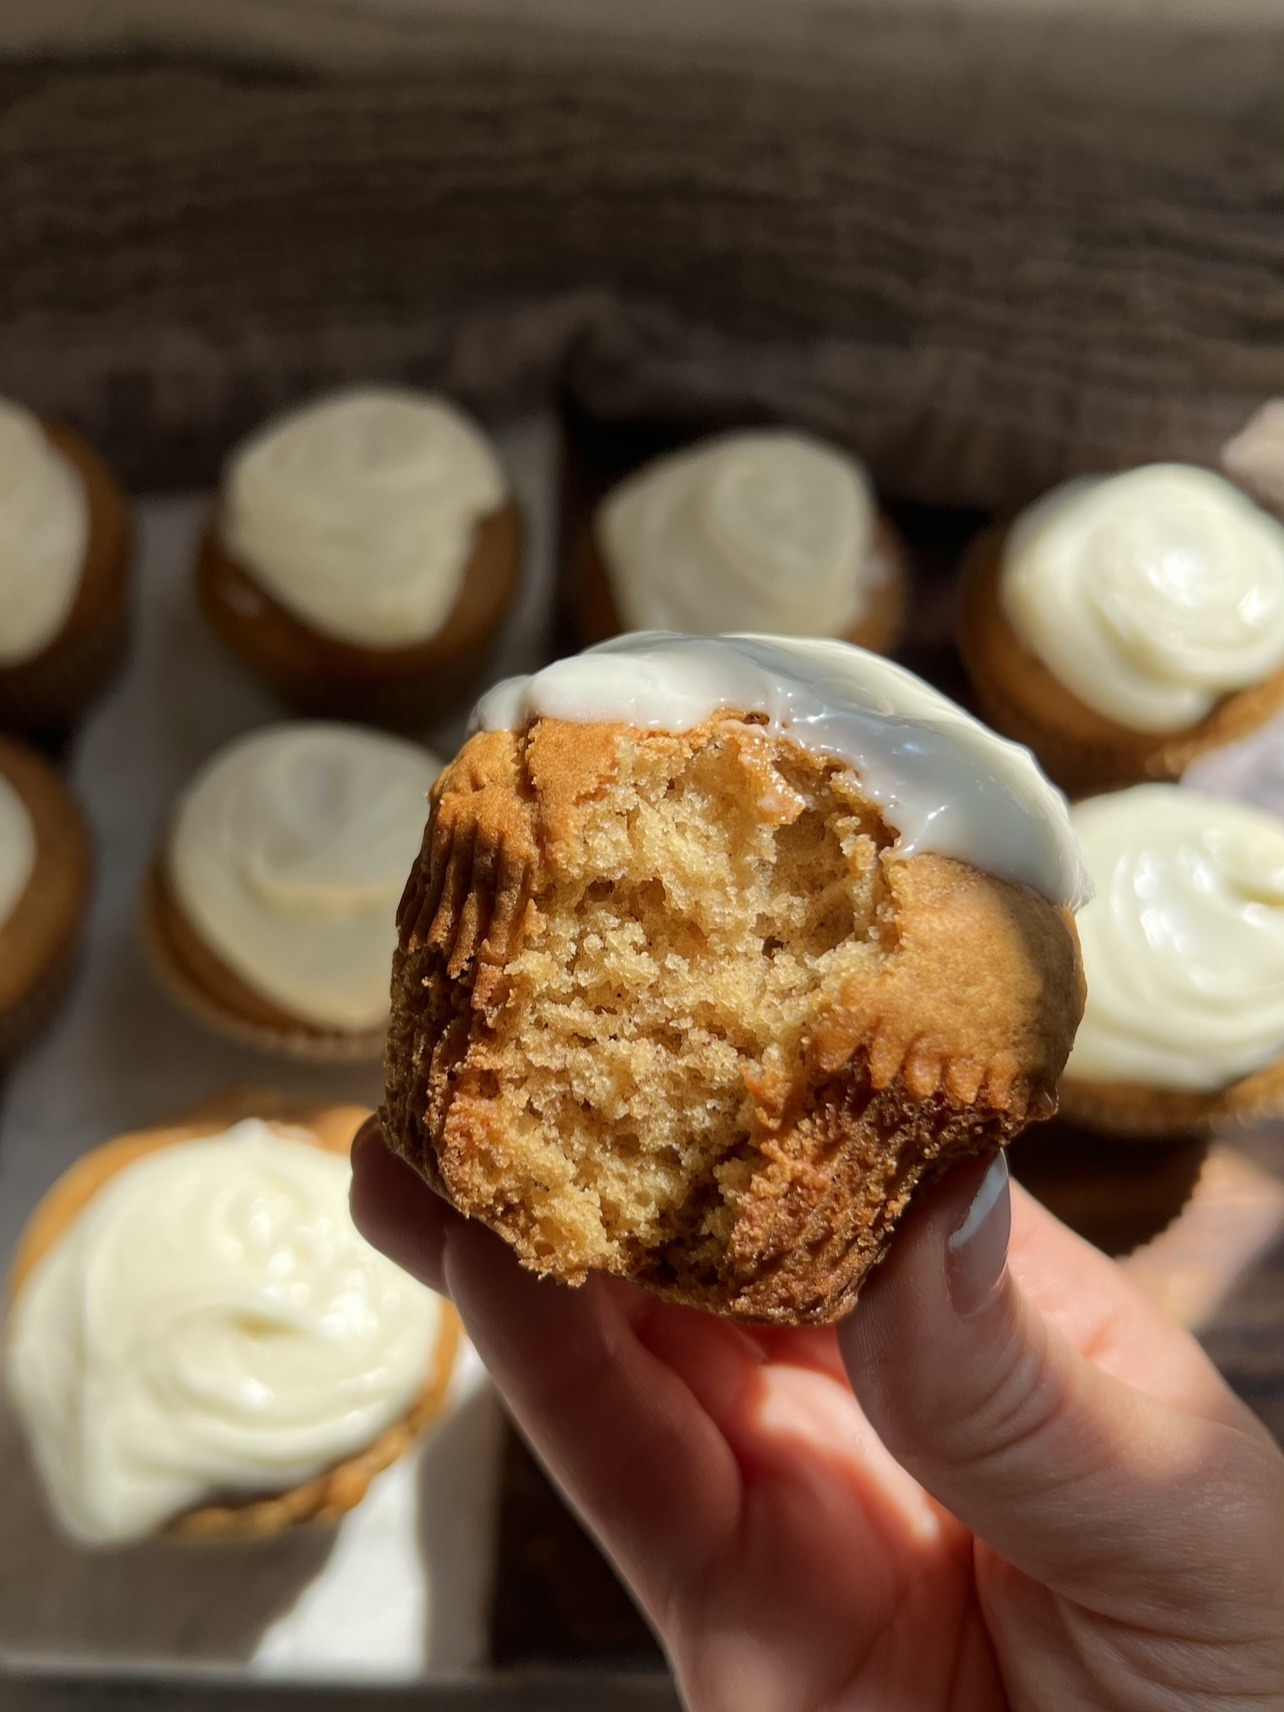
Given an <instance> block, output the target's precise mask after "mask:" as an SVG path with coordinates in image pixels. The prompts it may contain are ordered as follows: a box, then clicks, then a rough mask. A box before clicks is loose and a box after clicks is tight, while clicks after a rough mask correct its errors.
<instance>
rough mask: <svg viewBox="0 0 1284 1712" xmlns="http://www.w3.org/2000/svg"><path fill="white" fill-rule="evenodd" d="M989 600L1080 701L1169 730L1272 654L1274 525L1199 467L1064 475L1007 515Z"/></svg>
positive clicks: (1277, 604)
mask: <svg viewBox="0 0 1284 1712" xmlns="http://www.w3.org/2000/svg"><path fill="white" fill-rule="evenodd" d="M999 593H1000V602H1001V605H1002V608H1003V611H1004V613H1005V615H1006V616H1007V619H1008V621H1009V623H1010V624H1011V625H1012V628H1013V629H1014V630H1015V631H1016V633H1017V635H1018V636H1019V637H1020V638H1021V640H1022V641H1023V642H1025V643H1026V645H1027V646H1028V647H1029V648H1031V649H1032V650H1033V652H1034V653H1036V654H1037V655H1038V656H1039V658H1040V659H1041V660H1042V661H1043V662H1044V664H1045V665H1046V666H1047V667H1048V668H1049V669H1050V670H1051V671H1052V673H1053V674H1054V675H1055V676H1056V677H1057V678H1059V679H1060V680H1061V682H1062V683H1063V684H1065V685H1066V687H1067V688H1068V689H1069V690H1071V691H1072V692H1073V693H1074V694H1075V695H1076V696H1077V697H1078V698H1079V700H1080V701H1081V702H1083V703H1084V704H1085V706H1087V707H1090V708H1092V709H1093V710H1094V711H1095V712H1097V713H1100V714H1104V715H1105V717H1106V718H1107V719H1112V720H1114V721H1116V723H1118V724H1119V725H1123V726H1127V727H1128V728H1129V729H1130V730H1133V731H1149V732H1167V731H1181V730H1185V729H1187V728H1188V727H1190V726H1192V725H1196V724H1198V723H1199V721H1200V720H1201V719H1203V718H1204V717H1205V716H1206V715H1207V714H1208V713H1210V712H1211V711H1212V709H1213V707H1214V706H1215V705H1216V704H1217V702H1218V701H1219V700H1220V699H1221V698H1222V697H1223V696H1225V695H1228V694H1230V693H1231V692H1232V691H1235V690H1240V689H1244V688H1246V687H1247V686H1248V685H1249V684H1254V683H1258V682H1260V680H1261V679H1263V678H1265V677H1267V676H1268V675H1269V674H1270V673H1272V672H1274V671H1275V670H1276V669H1277V668H1278V667H1279V666H1280V665H1281V664H1284V527H1282V526H1281V525H1280V524H1279V523H1278V522H1276V520H1275V519H1274V518H1273V517H1270V516H1268V515H1267V514H1266V513H1265V512H1264V511H1261V510H1260V509H1259V508H1258V507H1257V506H1255V505H1254V504H1253V502H1252V501H1251V500H1250V499H1249V498H1247V496H1246V495H1245V494H1243V493H1241V492H1240V491H1239V489H1238V488H1235V487H1232V486H1231V484H1230V483H1229V482H1228V481H1226V480H1225V479H1224V478H1223V477H1221V476H1218V475H1215V474H1213V473H1212V472H1211V471H1210V470H1202V469H1196V468H1194V467H1193V466H1189V465H1185V464H1150V465H1147V466H1145V467H1144V468H1142V469H1136V470H1129V471H1127V472H1126V473H1125V474H1123V475H1118V476H1108V477H1103V478H1093V479H1089V480H1082V481H1073V482H1067V483H1066V484H1065V485H1064V486H1063V487H1059V488H1057V489H1055V490H1054V491H1053V492H1052V493H1050V494H1048V495H1047V496H1046V497H1045V498H1044V499H1042V500H1040V501H1039V502H1038V503H1037V504H1036V505H1033V506H1031V507H1030V508H1029V510H1027V511H1025V512H1023V513H1022V515H1021V516H1020V517H1019V518H1018V519H1017V520H1016V522H1015V523H1014V524H1013V526H1012V528H1011V530H1010V531H1009V533H1008V538H1007V544H1006V547H1005V549H1004V556H1003V566H1002V575H1001V579H1000V585H999Z"/></svg>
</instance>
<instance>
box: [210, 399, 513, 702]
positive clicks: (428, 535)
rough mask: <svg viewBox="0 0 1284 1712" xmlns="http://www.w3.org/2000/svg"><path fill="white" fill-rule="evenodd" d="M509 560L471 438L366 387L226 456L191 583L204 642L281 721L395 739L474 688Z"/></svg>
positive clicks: (504, 493)
mask: <svg viewBox="0 0 1284 1712" xmlns="http://www.w3.org/2000/svg"><path fill="white" fill-rule="evenodd" d="M521 551H522V528H521V519H520V516H519V514H518V511H517V507H516V506H515V504H514V503H513V500H512V496H511V494H510V492H509V487H508V482H507V478H506V476H505V474H504V471H503V469H502V467H501V465H500V463H499V460H498V458H497V457H496V455H495V452H494V449H493V447H492V446H491V445H490V443H489V441H488V440H487V438H486V436H485V435H484V434H483V433H482V431H481V429H480V428H479V427H478V426H477V425H476V424H475V423H474V422H472V421H471V420H470V419H469V418H468V417H467V416H465V415H464V414H463V412H462V411H460V410H458V409H457V408H456V407H455V406H454V405H452V404H450V403H448V402H447V401H446V400H445V399H443V398H438V397H436V396H434V395H432V394H429V393H418V392H411V391H407V390H397V389H393V388H375V387H368V388H362V389H358V390H353V391H349V392H340V393H336V394H333V395H331V396H328V397H325V398H322V399H319V400H317V401H316V402H314V403H312V404H309V405H306V406H304V407H303V408H301V409H299V410H295V411H291V412H288V413H286V414H285V415H283V416H280V417H277V418H276V419H274V420H273V421H271V422H269V423H268V424H267V425H266V427H264V428H262V429H260V430H259V432H258V433H257V434H255V435H254V436H252V437H251V438H250V439H249V440H247V441H246V442H245V443H244V444H243V445H241V446H240V447H238V448H237V450H236V451H235V452H234V453H233V454H232V456H231V458H230V459H229V460H228V464H227V467H226V470H225V472H224V477H223V484H222V489H221V491H220V494H219V498H218V502H217V505H216V508H215V512H214V515H213V518H212V519H211V522H210V525H209V527H208V529H207V531H206V533H205V536H204V539H203V541H202V544H201V549H200V556H199V560H198V565H197V581H198V585H199V591H200V598H201V604H202V607H203V609H204V611H205V614H206V617H207V618H208V619H209V622H210V623H211V625H212V626H213V628H214V629H215V630H216V631H217V632H218V634H219V635H220V636H221V637H222V638H223V640H224V641H225V642H226V643H227V644H228V646H229V647H231V648H232V649H234V650H235V652H236V653H238V654H239V655H240V656H241V657H242V659H244V660H245V661H246V662H247V663H248V664H249V665H250V666H252V667H253V668H254V669H255V670H256V671H257V672H259V673H260V675H261V676H262V677H264V678H266V679H267V681H268V682H269V683H270V684H272V685H273V687H274V688H276V689H277V690H278V691H279V692H280V693H281V694H282V695H284V696H285V697H287V699H289V700H290V701H292V702H294V703H295V704H296V705H298V706H300V707H302V708H304V709H305V710H307V711H310V712H316V713H328V714H337V715H343V716H349V717H353V718H369V719H374V720H376V721H382V720H388V721H391V722H394V723H397V722H410V721H414V720H417V719H420V718H422V717H423V716H424V715H425V714H427V713H428V712H430V711H431V710H433V709H434V708H437V707H439V706H441V705H443V704H445V703H447V702H449V701H450V699H451V698H452V697H453V696H455V695H457V694H458V693H459V692H460V690H461V689H464V688H467V687H468V685H469V684H470V683H471V681H472V679H473V678H474V677H475V675H476V673H477V671H478V669H479V667H480V666H481V664H482V662H483V661H484V659H485V656H486V654H487V652H488V650H489V648H490V645H491V643H492V642H493V641H494V639H495V636H496V634H497V632H498V630H499V628H500V625H501V624H502V623H503V620H504V618H505V616H506V615H507V613H508V611H509V608H510V607H511V605H512V602H513V598H514V595H515V593H516V590H517V584H518V579H519V575H520V570H521Z"/></svg>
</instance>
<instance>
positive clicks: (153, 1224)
mask: <svg viewBox="0 0 1284 1712" xmlns="http://www.w3.org/2000/svg"><path fill="white" fill-rule="evenodd" d="M350 1179H351V1167H350V1165H349V1162H348V1160H347V1158H346V1157H344V1156H342V1155H338V1154H332V1153H327V1152H324V1151H323V1150H322V1149H321V1148H319V1147H316V1146H314V1145H312V1144H311V1143H310V1142H309V1141H308V1140H307V1139H306V1136H305V1134H304V1133H303V1132H300V1131H293V1132H291V1131H288V1130H284V1129H280V1130H275V1129H271V1128H269V1127H268V1126H267V1125H266V1124H264V1123H262V1122H260V1121H259V1120H257V1119H248V1120H246V1121H245V1122H243V1123H239V1124H236V1125H235V1126H234V1127H233V1128H231V1129H230V1130H226V1131H224V1132H222V1133H218V1134H214V1135H211V1136H209V1137H208V1138H201V1139H196V1140H192V1141H186V1142H176V1143H174V1144H173V1145H172V1146H167V1147H161V1148H158V1149H157V1150H156V1151H155V1152H153V1153H150V1154H147V1155H145V1156H144V1157H143V1158H141V1159H138V1160H135V1161H134V1162H133V1163H132V1164H130V1165H127V1166H125V1167H124V1168H123V1169H122V1170H120V1171H119V1172H117V1173H116V1175H115V1176H113V1177H111V1178H110V1179H109V1180H108V1181H107V1182H106V1183H105V1184H104V1186H103V1187H102V1188H101V1189H100V1190H99V1191H98V1193H97V1194H96V1195H94V1197H93V1198H92V1200H91V1201H90V1202H89V1203H88V1205H87V1206H86V1207H85V1208H84V1210H83V1211H82V1212H81V1214H80V1216H79V1217H78V1218H77V1219H76V1221H75V1222H74V1224H73V1225H72V1226H71V1227H70V1228H69V1229H68V1230H67V1231H65V1232H64V1233H63V1234H62V1236H61V1237H60V1238H59V1240H58V1241H57V1242H55V1244H54V1245H53V1246H52V1247H51V1248H50V1249H49V1251H48V1252H47V1253H46V1255H45V1256H44V1258H43V1259H42V1261H41V1262H40V1263H39V1264H38V1265H37V1267H36V1269H35V1270H34V1272H33V1273H32V1274H31V1276H30V1277H29V1278H28V1279H27V1280H26V1282H25V1283H24V1285H23V1286H22V1288H21V1289H20V1291H19V1293H18V1295H17V1297H16V1299H15V1301H14V1303H13V1306H12V1309H11V1313H10V1319H9V1336H8V1345H7V1350H6V1369H7V1375H6V1376H7V1380H8V1388H9V1392H10V1395H11V1397H12V1398H13V1400H14V1402H15V1404H16V1407H17V1409H18V1412H19V1415H20V1416H21V1418H22V1420H23V1423H24V1425H25V1427H26V1430H27V1433H28V1436H29V1439H30V1443H31V1448H32V1453H33V1455H34V1457H35V1459H36V1462H37V1464H38V1466H39V1468H40V1472H41V1474H42V1476H43V1479H44V1482H45V1484H46V1486H47V1488H48V1491H49V1495H50V1498H51V1501H52V1504H53V1506H54V1509H55V1512H56V1514H57V1515H58V1517H59V1519H60V1521H61V1522H62V1523H63V1524H64V1526H65V1527H66V1528H67V1529H68V1531H69V1532H70V1533H71V1534H73V1535H74V1536H75V1537H76V1538H78V1539H80V1540H83V1541H85V1542H88V1543H94V1544H101V1545H106V1544H121V1543H124V1542H126V1541H129V1540H135V1539H139V1538H141V1537H143V1536H144V1535H146V1534H149V1533H151V1532H153V1531H154V1530H155V1529H157V1528H159V1527H161V1526H163V1525H164V1524H165V1523H166V1522H168V1521H170V1520H172V1519H173V1518H174V1517H175V1516H177V1515H179V1514H181V1513H182V1512H183V1511H184V1510H187V1509H190V1508H192V1507H193V1506H195V1505H198V1504H200V1503H202V1502H204V1501H206V1500H208V1499H210V1498H214V1497H218V1496H222V1495H238V1494H247V1493H268V1492H282V1491H286V1490H288V1489H289V1488H290V1487H292V1486H295V1485H298V1484H299V1483H301V1482H303V1481H305V1480H309V1479H312V1478H314V1477H315V1476H316V1475H318V1474H321V1473H323V1472H324V1471H325V1470H327V1469H329V1468H332V1467H333V1466H334V1465H335V1464H336V1463H338V1462H341V1461H343V1459H344V1458H345V1457H348V1456H352V1455H354V1454H356V1453H357V1452H359V1451H361V1450H363V1449H364V1448H365V1447H366V1446H367V1445H369V1444H370V1443H371V1442H372V1441H373V1440H374V1439H375V1438H376V1437H377V1436H378V1435H379V1433H380V1432H382V1431H383V1429H384V1428H385V1427H388V1426H390V1425H391V1424H392V1423H393V1422H394V1421H396V1420H398V1419H400V1418H401V1417H402V1416H403V1415H404V1414H405V1413H406V1412H407V1410H408V1409H409V1408H410V1406H411V1404H412V1403H413V1402H414V1400H415V1398H416V1397H417V1395H418V1394H419V1392H420V1390H421V1389H422V1387H423V1385H424V1382H425V1380H426V1379H427V1376H428V1373H429V1371H430V1366H431V1362H432V1358H433V1353H434V1351H435V1348H436V1342H437V1337H438V1335H439V1332H440V1327H441V1304H440V1302H439V1301H438V1299H437V1298H436V1297H435V1296H433V1295H432V1293H431V1292H430V1291H429V1290H427V1289H425V1288H424V1287H423V1286H422V1285H421V1284H418V1283H416V1282H415V1281H414V1280H413V1279H412V1278H410V1276H409V1275H408V1274H407V1273H405V1272H403V1271H402V1270H401V1269H400V1268H399V1267H397V1266H394V1265H393V1263H392V1262H391V1261H389V1260H385V1259H384V1257H383V1256H382V1255H380V1254H378V1253H376V1252H375V1250H374V1249H372V1248H371V1247H370V1246H369V1244H368V1243H366V1241H365V1240H364V1238H362V1237H361V1236H360V1235H359V1234H358V1232H357V1230H356V1227H355V1226H354V1225H353V1223H352V1220H351V1217H350V1215H349V1212H348V1185H349V1182H350Z"/></svg>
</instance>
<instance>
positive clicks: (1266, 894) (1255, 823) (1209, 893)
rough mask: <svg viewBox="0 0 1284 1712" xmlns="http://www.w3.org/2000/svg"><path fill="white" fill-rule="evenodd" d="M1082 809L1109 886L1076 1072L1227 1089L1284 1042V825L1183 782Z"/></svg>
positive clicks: (1094, 921) (1087, 941)
mask: <svg viewBox="0 0 1284 1712" xmlns="http://www.w3.org/2000/svg"><path fill="white" fill-rule="evenodd" d="M1071 818H1072V820H1073V823H1074V828H1075V831H1076V832H1077V833H1078V835H1079V841H1080V844H1081V846H1082V848H1083V853H1084V857H1085V859H1086V861H1087V864H1088V868H1089V870H1090V871H1091V874H1092V878H1093V881H1094V883H1095V885H1096V897H1095V899H1094V900H1093V902H1092V903H1090V904H1089V905H1088V907H1087V908H1086V909H1085V910H1084V911H1083V912H1082V913H1081V915H1080V917H1079V938H1080V942H1081V943H1082V946H1083V966H1084V973H1085V975H1086V976H1087V981H1088V1004H1087V1010H1086V1011H1085V1013H1084V1018H1083V1023H1082V1025H1081V1026H1080V1029H1079V1034H1078V1038H1077V1039H1076V1041H1075V1044H1074V1050H1073V1052H1072V1053H1071V1055H1070V1061H1069V1063H1068V1064H1067V1065H1066V1075H1067V1076H1068V1077H1074V1078H1077V1079H1079V1080H1080V1081H1104V1082H1127V1083H1134V1084H1139V1085H1141V1086H1144V1087H1153V1088H1185V1089H1204V1090H1213V1089H1219V1088H1225V1087H1227V1086H1229V1084H1230V1083H1232V1082H1235V1081H1238V1080H1239V1078H1240V1077H1242V1076H1246V1075H1248V1074H1250V1073H1251V1072H1252V1071H1254V1070H1258V1069H1261V1067H1262V1066H1263V1065H1266V1064H1269V1063H1271V1062H1273V1061H1274V1060H1275V1059H1277V1058H1278V1057H1279V1056H1280V1054H1281V1053H1284V822H1280V821H1278V820H1276V819H1275V818H1274V817H1273V816H1271V815H1268V814H1262V813H1260V812H1259V811H1258V810H1257V809H1252V808H1246V807H1244V806H1243V805H1241V804H1239V803H1231V802H1224V801H1221V800H1219V799H1218V798H1215V797H1206V796H1202V795H1200V794H1199V793H1197V792H1195V791H1188V790H1179V789H1178V788H1177V787H1176V786H1175V785H1138V786H1137V787H1136V788H1135V789H1133V790H1130V791H1120V792H1119V793H1118V794H1117V795H1112V796H1105V797H1094V798H1093V799H1092V800H1091V801H1089V802H1085V803H1080V804H1078V805H1077V807H1075V808H1074V809H1073V810H1072V811H1071Z"/></svg>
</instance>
